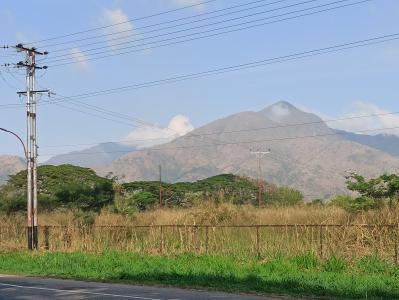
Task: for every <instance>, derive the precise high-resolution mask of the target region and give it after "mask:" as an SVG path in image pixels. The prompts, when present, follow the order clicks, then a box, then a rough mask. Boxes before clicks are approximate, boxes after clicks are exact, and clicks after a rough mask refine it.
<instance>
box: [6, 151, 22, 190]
mask: <svg viewBox="0 0 399 300" xmlns="http://www.w3.org/2000/svg"><path fill="white" fill-rule="evenodd" d="M25 168H26V165H25V160H24V159H22V158H20V157H18V156H12V155H0V185H1V184H4V183H5V181H6V180H7V179H8V176H9V175H13V174H16V173H17V172H19V171H21V170H23V169H25Z"/></svg>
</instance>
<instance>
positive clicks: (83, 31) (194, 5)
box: [26, 0, 217, 45]
mask: <svg viewBox="0 0 399 300" xmlns="http://www.w3.org/2000/svg"><path fill="white" fill-rule="evenodd" d="M215 1H217V0H208V1H203V2H200V3H195V4H191V5H187V6H184V7H180V8H176V9H172V10H167V11H163V12H159V13H155V14H152V15H147V16H143V17H138V18H134V19H129V20H127V21H123V22H118V23H114V24H111V25H105V26H99V27H94V28H91V29H87V30H82V31H76V32H72V33H68V34H64V35H58V36H54V37H51V38H46V39H42V40H38V41H34V42H29V43H26V45H30V44H39V43H42V42H47V41H52V40H58V39H62V38H66V37H70V36H75V35H78V34H83V33H88V32H92V31H96V30H101V29H105V28H110V27H114V26H118V25H121V24H125V23H128V22H134V21H139V20H144V19H149V18H153V17H157V16H161V15H165V14H170V13H173V12H177V11H181V10H184V9H188V8H192V7H196V6H201V5H204V4H207V3H211V2H215Z"/></svg>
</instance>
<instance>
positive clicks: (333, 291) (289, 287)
mask: <svg viewBox="0 0 399 300" xmlns="http://www.w3.org/2000/svg"><path fill="white" fill-rule="evenodd" d="M0 272H2V273H8V274H25V275H34V276H48V277H58V278H73V279H81V280H93V281H109V282H128V283H140V284H161V285H170V286H178V287H199V288H207V289H217V290H223V291H229V292H250V293H262V294H267V293H277V294H285V295H298V296H317V297H327V298H338V299H399V268H398V267H397V266H394V265H392V264H389V263H386V262H383V261H381V260H378V259H377V258H374V257H369V258H363V259H361V260H358V261H354V262H351V263H350V264H349V263H347V262H345V261H343V260H341V259H339V258H336V257H331V258H330V259H328V260H324V261H321V260H319V259H318V258H317V257H315V256H314V255H312V254H309V255H305V256H297V257H291V258H288V257H275V258H273V259H269V260H265V261H259V260H256V259H253V260H248V259H245V260H244V259H237V258H232V257H215V256H204V255H203V256H195V255H190V254H187V255H178V256H172V257H160V256H148V255H139V254H133V253H125V252H104V253H102V254H88V253H60V252H37V253H27V252H14V253H8V252H3V253H0Z"/></svg>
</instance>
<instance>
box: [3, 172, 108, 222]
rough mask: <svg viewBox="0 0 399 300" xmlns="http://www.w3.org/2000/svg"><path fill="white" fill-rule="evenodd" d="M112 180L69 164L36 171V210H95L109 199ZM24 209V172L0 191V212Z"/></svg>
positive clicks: (15, 176)
mask: <svg viewBox="0 0 399 300" xmlns="http://www.w3.org/2000/svg"><path fill="white" fill-rule="evenodd" d="M113 194H114V192H113V187H112V180H110V179H107V178H103V177H100V176H97V175H96V173H95V172H94V171H93V170H91V169H88V168H82V167H77V166H72V165H61V166H40V167H39V168H38V204H39V210H41V211H46V210H48V211H51V210H54V209H56V208H78V209H82V210H99V209H100V208H102V207H103V206H104V205H106V204H109V203H110V202H111V201H112V200H113ZM24 209H26V170H25V171H21V172H19V173H18V174H16V175H13V176H10V179H9V180H8V182H7V184H6V185H5V186H4V187H2V189H1V190H0V210H2V211H5V212H6V213H8V214H9V213H12V212H15V211H19V210H24Z"/></svg>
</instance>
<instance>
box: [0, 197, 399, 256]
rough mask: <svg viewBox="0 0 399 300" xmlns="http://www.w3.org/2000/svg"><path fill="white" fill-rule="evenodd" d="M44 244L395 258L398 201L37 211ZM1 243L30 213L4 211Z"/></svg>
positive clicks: (21, 230) (17, 243) (11, 242)
mask: <svg viewBox="0 0 399 300" xmlns="http://www.w3.org/2000/svg"><path fill="white" fill-rule="evenodd" d="M39 220H40V224H41V226H40V228H39V231H40V238H39V244H40V247H41V248H42V249H49V250H55V251H67V252H72V251H89V252H101V251H105V250H119V251H129V252H135V253H142V254H153V255H159V254H161V255H175V254H182V253H196V254H211V255H229V256H239V257H248V256H251V257H254V256H257V257H260V258H268V257H275V256H278V255H289V256H290V255H301V254H304V253H309V252H312V253H315V254H316V255H318V256H319V257H331V256H340V257H344V258H348V259H352V258H355V257H357V258H358V257H365V256H378V257H380V258H383V259H384V260H388V261H391V262H397V261H398V243H399V227H398V226H397V225H396V224H398V223H399V209H398V208H396V209H393V210H390V209H388V208H383V209H380V210H373V211H368V212H362V213H358V214H349V213H347V212H345V211H344V210H342V209H339V208H336V207H332V206H306V205H303V206H297V207H289V208H288V207H275V208H257V207H253V206H235V205H231V204H221V205H213V204H209V205H202V206H199V207H195V208H186V209H156V210H152V211H148V212H144V213H135V214H131V215H120V214H114V213H111V212H110V211H109V210H106V209H104V210H103V211H102V212H101V213H100V214H98V215H97V214H91V213H90V214H84V213H81V212H73V211H66V212H57V213H52V214H42V215H40V219H39ZM0 224H1V229H0V249H3V250H18V249H24V248H25V239H26V237H25V216H24V215H16V216H12V217H7V216H3V217H1V219H0Z"/></svg>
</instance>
